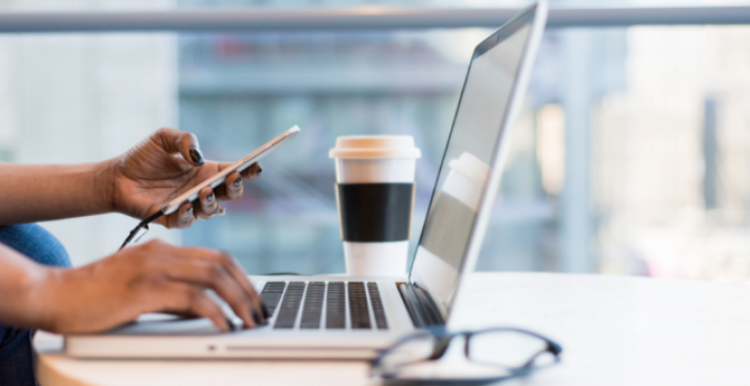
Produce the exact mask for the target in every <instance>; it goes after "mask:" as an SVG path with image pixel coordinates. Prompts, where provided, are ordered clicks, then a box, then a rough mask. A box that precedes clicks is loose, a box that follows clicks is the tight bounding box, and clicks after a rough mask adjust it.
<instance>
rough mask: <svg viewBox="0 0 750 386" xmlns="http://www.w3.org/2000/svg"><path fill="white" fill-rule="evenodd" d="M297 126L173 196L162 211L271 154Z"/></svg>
mask: <svg viewBox="0 0 750 386" xmlns="http://www.w3.org/2000/svg"><path fill="white" fill-rule="evenodd" d="M300 131H301V130H300V128H299V126H296V125H295V126H294V127H292V128H291V129H289V130H287V131H285V132H283V133H281V135H279V136H278V137H276V138H274V139H272V140H270V141H269V142H268V143H266V144H265V145H263V146H261V147H259V148H258V149H257V150H255V151H254V152H252V153H250V154H248V155H247V156H245V157H244V158H242V159H241V160H239V161H237V162H235V163H234V164H233V165H232V166H230V167H228V168H225V169H224V170H222V171H220V172H218V173H216V174H214V175H213V176H211V178H209V179H207V180H205V181H203V182H201V183H200V184H198V185H196V186H195V187H194V188H192V189H190V190H188V191H187V192H185V193H183V194H182V195H181V196H179V197H177V198H175V199H174V200H172V201H170V202H169V203H168V204H167V205H165V206H164V207H163V208H162V210H161V211H162V213H164V214H171V213H174V212H175V211H176V210H177V209H179V208H180V206H181V205H182V204H184V203H186V202H192V201H194V200H195V199H197V198H198V192H200V191H201V189H203V188H205V187H206V186H210V187H211V188H215V187H217V186H219V185H221V184H223V183H224V182H226V180H227V176H228V175H229V174H231V173H232V172H241V171H243V170H245V169H247V168H248V167H250V165H252V164H254V163H255V162H258V161H260V159H261V158H263V157H265V156H267V155H269V154H271V152H272V151H274V150H276V149H278V148H280V147H281V146H282V145H284V144H285V143H287V142H289V141H290V140H291V139H292V138H294V137H296V136H297V134H299V133H300Z"/></svg>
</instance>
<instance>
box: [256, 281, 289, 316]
mask: <svg viewBox="0 0 750 386" xmlns="http://www.w3.org/2000/svg"><path fill="white" fill-rule="evenodd" d="M284 287H286V282H283V281H269V282H267V283H266V285H265V286H264V287H263V291H261V292H260V298H261V299H263V304H265V305H266V308H267V309H268V313H269V314H270V315H269V316H268V317H271V315H273V312H274V311H275V310H276V306H278V304H279V300H281V294H282V293H284Z"/></svg>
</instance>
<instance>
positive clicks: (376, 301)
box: [367, 282, 388, 330]
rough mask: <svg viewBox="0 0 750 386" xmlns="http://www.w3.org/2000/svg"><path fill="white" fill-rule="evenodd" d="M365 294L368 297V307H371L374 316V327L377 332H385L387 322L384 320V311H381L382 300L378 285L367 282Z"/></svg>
mask: <svg viewBox="0 0 750 386" xmlns="http://www.w3.org/2000/svg"><path fill="white" fill-rule="evenodd" d="M367 293H368V294H369V295H370V305H372V313H373V315H374V316H375V325H376V326H377V328H378V330H387V329H388V321H387V320H386V319H385V309H383V300H382V299H381V298H380V291H379V290H378V284H377V283H374V282H368V283H367Z"/></svg>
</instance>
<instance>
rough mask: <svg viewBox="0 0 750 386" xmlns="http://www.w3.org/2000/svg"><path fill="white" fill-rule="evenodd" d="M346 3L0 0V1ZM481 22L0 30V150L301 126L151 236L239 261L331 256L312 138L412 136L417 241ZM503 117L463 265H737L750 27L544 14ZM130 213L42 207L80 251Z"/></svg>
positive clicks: (330, 218)
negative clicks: (249, 173)
mask: <svg viewBox="0 0 750 386" xmlns="http://www.w3.org/2000/svg"><path fill="white" fill-rule="evenodd" d="M365 3H366V2H365V1H356V0H353V1H343V0H341V1H305V0H300V1H294V2H283V4H282V2H281V1H276V0H260V1H255V2H254V1H249V0H248V1H243V0H226V1H220V0H215V1H210V0H205V1H199V0H184V1H180V0H177V1H176V2H174V1H169V0H160V1H151V0H149V1H145V0H129V1H116V0H80V1H76V0H57V1H30V0H27V1H21V0H0V9H3V10H72V9H78V10H80V9H87V10H105V9H109V10H111V9H123V10H124V9H131V10H132V9H140V10H143V9H170V8H180V7H186V8H187V7H190V8H195V7H206V8H210V7H222V6H223V7H243V6H262V7H275V6H294V7H318V6H325V7H344V6H358V5H362V4H365ZM377 3H378V4H380V5H398V6H400V5H409V6H423V7H488V6H502V7H510V6H521V5H523V4H524V3H523V2H517V1H515V0H514V1H513V2H503V1H466V2H461V1H457V0H456V1H439V0H435V1H427V0H423V1H420V0H412V1H408V2H407V1H401V2H395V1H393V2H388V1H385V2H377ZM643 3H645V2H631V3H621V4H625V5H627V4H643ZM554 4H555V2H554V1H553V5H554ZM565 4H575V3H572V2H566V3H565ZM660 4H663V3H660ZM489 32H490V30H483V29H456V30H428V31H421V30H420V31H387V32H336V33H320V32H316V33H305V32H298V33H271V32H265V33H195V34H179V35H177V34H167V33H164V34H143V33H136V34H119V33H117V34H20V35H13V34H2V35H0V160H2V161H10V162H18V163H71V162H86V161H97V160H101V159H104V158H107V157H112V156H114V155H116V154H119V153H121V152H122V151H124V150H126V149H127V148H129V147H131V146H132V145H134V144H135V143H136V142H137V141H139V140H140V139H142V138H144V137H145V136H147V135H148V134H149V133H150V132H151V131H153V130H155V129H157V128H159V127H162V126H172V127H177V128H180V129H182V130H187V131H191V132H194V133H195V134H197V135H198V138H199V139H200V141H201V144H202V148H203V150H204V152H205V154H206V155H207V156H208V157H210V158H216V159H222V160H234V159H236V158H238V157H240V156H242V155H244V154H246V153H247V152H249V151H250V150H252V149H254V148H255V147H257V146H258V145H260V144H261V143H263V142H265V141H266V140H268V139H270V138H272V137H273V136H274V135H276V134H277V133H279V132H281V131H282V130H284V129H286V128H288V127H289V126H291V125H293V124H299V125H300V126H301V127H302V128H303V130H304V134H303V135H302V136H300V137H298V139H296V140H295V141H293V142H292V143H290V144H289V145H287V147H286V148H284V149H283V150H282V151H279V152H277V153H275V154H274V155H273V156H272V157H270V158H268V159H267V160H266V161H265V163H264V165H265V172H264V175H263V177H262V178H261V179H260V180H258V181H257V182H253V183H250V184H248V185H247V187H246V194H245V197H244V198H243V199H242V200H240V201H239V202H232V203H230V204H229V205H227V208H228V214H227V216H225V217H222V218H217V219H214V220H211V221H210V222H199V223H198V224H197V225H196V226H194V227H193V228H191V229H189V230H184V231H167V230H164V229H160V230H158V231H155V232H152V235H156V236H158V237H163V238H166V239H168V240H171V241H172V242H174V243H182V244H184V245H205V246H212V247H218V248H223V249H227V250H229V251H231V252H232V253H233V254H234V256H236V257H237V258H238V259H239V260H240V261H241V262H242V263H243V264H244V266H245V267H246V268H247V270H248V271H249V272H250V273H253V274H260V273H268V272H278V271H295V272H301V273H324V272H343V270H344V263H343V251H342V247H341V242H340V240H339V236H338V235H339V234H338V224H337V216H336V208H335V203H334V196H333V183H334V170H333V163H332V161H331V160H330V159H328V157H327V152H328V149H329V148H330V147H331V146H332V145H333V143H334V139H335V137H336V136H338V135H344V134H369V133H372V134H375V133H383V134H391V133H398V134H410V135H413V136H414V137H415V139H416V142H417V145H418V146H419V147H420V148H422V150H423V154H424V157H423V158H422V159H421V160H420V161H419V163H418V176H417V180H418V200H417V207H416V213H415V221H414V224H415V229H414V233H413V235H414V238H416V236H418V235H419V231H420V230H421V229H419V227H420V226H421V222H422V220H423V218H424V213H425V209H426V205H427V200H428V198H429V194H430V192H431V189H432V183H433V181H434V178H435V173H436V171H437V165H438V162H439V156H440V155H441V153H442V150H443V146H444V144H445V141H446V138H447V134H448V130H449V129H450V124H451V120H452V117H453V113H454V110H455V107H456V102H457V99H458V93H459V89H460V87H461V84H462V81H463V77H464V75H465V71H466V66H467V64H468V61H469V58H470V54H471V50H472V48H473V47H474V45H475V44H476V43H478V42H479V41H480V40H482V39H483V38H484V37H485V36H486V35H488V34H489ZM519 126H520V127H519V130H518V131H516V135H515V137H514V138H512V141H513V146H512V153H513V154H512V156H511V158H510V161H509V163H508V167H507V170H506V171H505V176H504V181H503V186H502V192H501V194H500V197H499V200H498V203H497V204H496V209H495V213H494V217H493V220H492V223H491V226H490V230H489V232H488V235H487V239H486V241H485V245H484V248H483V251H482V257H481V259H480V262H479V266H478V269H480V270H522V271H562V272H599V273H606V274H622V275H647V276H654V277H674V278H696V279H707V280H720V281H732V282H748V280H750V173H749V172H748V165H749V163H750V26H691V27H669V26H663V27H660V26H654V27H633V28H597V29H552V30H548V31H547V32H546V34H545V38H544V43H543V47H542V50H541V53H540V55H539V58H538V61H537V64H536V68H535V72H534V76H533V80H532V86H531V89H530V91H529V93H528V97H527V100H526V103H525V107H524V113H523V116H522V118H521V120H520V122H519ZM39 183H43V181H40V182H39ZM135 224H136V220H134V219H129V218H125V217H123V216H120V215H115V214H112V215H105V216H97V217H91V218H83V219H73V220H66V221H56V222H49V223H45V224H44V226H45V227H47V228H48V229H49V230H51V231H52V232H53V233H54V234H55V235H57V236H58V237H59V238H60V239H61V240H62V241H63V243H64V244H65V245H66V246H67V248H68V251H69V252H70V254H71V256H72V258H73V261H74V262H75V264H83V263H86V262H89V261H92V260H94V259H97V258H100V257H103V256H105V255H107V254H110V253H113V252H114V251H115V250H116V248H117V247H118V246H119V244H120V243H121V242H122V240H123V238H124V237H125V236H126V235H127V232H128V231H129V230H130V229H131V228H132V227H133V226H134V225H135Z"/></svg>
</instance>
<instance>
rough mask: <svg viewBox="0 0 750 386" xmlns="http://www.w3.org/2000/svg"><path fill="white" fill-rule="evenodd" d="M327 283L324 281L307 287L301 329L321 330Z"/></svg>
mask: <svg viewBox="0 0 750 386" xmlns="http://www.w3.org/2000/svg"><path fill="white" fill-rule="evenodd" d="M325 292H326V283H324V282H322V281H316V282H312V283H310V284H308V285H307V293H306V294H305V305H304V308H302V320H301V321H300V325H299V327H300V328H320V317H321V316H322V315H323V298H324V297H325Z"/></svg>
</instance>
